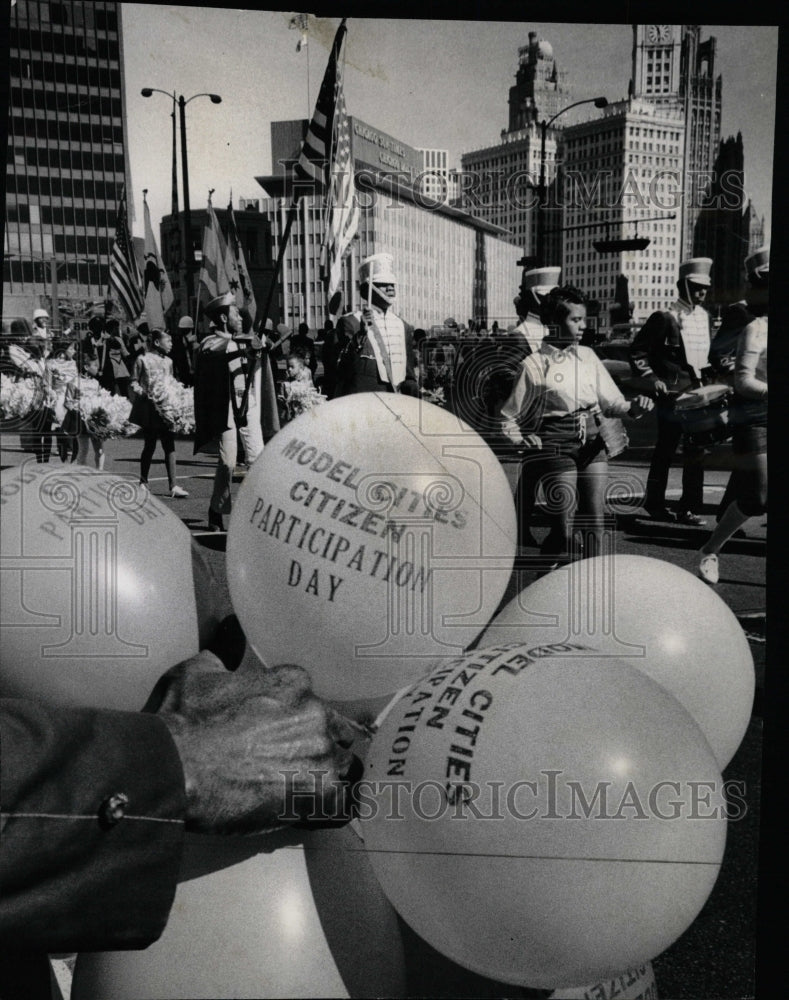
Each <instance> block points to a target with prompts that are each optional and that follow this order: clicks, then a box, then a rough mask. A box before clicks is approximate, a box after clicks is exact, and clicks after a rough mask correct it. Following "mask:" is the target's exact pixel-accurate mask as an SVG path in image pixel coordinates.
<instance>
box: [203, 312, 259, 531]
mask: <svg viewBox="0 0 789 1000" xmlns="http://www.w3.org/2000/svg"><path fill="white" fill-rule="evenodd" d="M204 312H205V314H206V316H207V317H208V318H209V319H210V320H211V322H212V323H213V329H212V332H211V333H209V334H208V336H206V337H204V338H203V340H202V341H201V342H200V344H199V346H198V349H197V352H196V355H195V444H194V450H195V454H197V453H198V452H201V451H210V452H211V453H212V454H217V452H218V455H219V458H218V461H217V465H216V474H215V476H214V489H213V493H212V496H211V501H210V503H209V507H208V526H209V528H210V530H211V531H224V530H225V526H224V520H223V517H222V515H223V514H229V513H230V511H231V509H232V499H231V493H230V485H231V483H232V481H233V472H234V470H235V467H236V462H237V459H238V438H239V434H240V436H241V440H242V443H243V446H244V451H245V455H246V461H247V464H249V465H251V464H252V463H253V462H254V461H255V459H256V458H257V457H258V455H259V454H260V453H261V451H263V429H262V418H261V412H262V411H263V410H264V409H265V408H266V406H267V402H266V401H265V400H264V398H263V396H264V394H265V393H269V392H270V391H271V390H270V383H269V382H268V380H267V379H264V378H263V377H262V368H263V364H262V359H263V351H264V345H263V343H262V341H261V340H260V338H259V337H258V336H257V335H256V334H254V333H253V332H252V330H251V329H250V330H249V331H248V332H247V333H245V332H244V330H243V322H242V318H241V314H240V312H239V310H238V307H237V306H236V304H235V298H234V296H233V294H232V292H227V293H226V294H224V295H218V296H216V298H214V299H212V300H211V301H210V302H209V303H208V304H207V305H206V307H205V310H204ZM275 405H276V404H275Z"/></svg>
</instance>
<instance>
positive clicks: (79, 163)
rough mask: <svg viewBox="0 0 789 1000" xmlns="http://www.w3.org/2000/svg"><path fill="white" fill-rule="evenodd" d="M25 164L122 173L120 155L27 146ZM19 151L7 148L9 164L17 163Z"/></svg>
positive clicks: (122, 164) (122, 166) (121, 157)
mask: <svg viewBox="0 0 789 1000" xmlns="http://www.w3.org/2000/svg"><path fill="white" fill-rule="evenodd" d="M23 152H24V159H25V163H26V164H27V165H28V166H29V167H36V166H40V167H47V166H49V167H54V168H59V169H61V170H69V169H70V170H95V171H96V172H98V173H100V172H102V171H104V172H106V173H113V172H115V173H121V174H122V173H123V170H124V159H123V154H122V153H84V152H79V151H78V150H68V149H45V148H42V147H35V146H33V147H30V146H28V147H27V148H26V149H25V150H24V151H23ZM19 153H20V149H19V148H18V147H11V146H9V148H8V154H7V159H8V163H9V164H16V163H18V157H19Z"/></svg>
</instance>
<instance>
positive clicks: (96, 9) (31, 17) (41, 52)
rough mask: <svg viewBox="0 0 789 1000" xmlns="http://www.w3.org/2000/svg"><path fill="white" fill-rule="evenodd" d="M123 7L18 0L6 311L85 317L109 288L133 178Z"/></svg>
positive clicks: (68, 320)
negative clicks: (124, 194)
mask: <svg viewBox="0 0 789 1000" xmlns="http://www.w3.org/2000/svg"><path fill="white" fill-rule="evenodd" d="M120 8H121V5H120V4H119V3H110V2H104V0H95V2H92V0H91V2H84V3H83V2H80V0H70V2H65V3H63V2H56V0H17V2H16V3H15V4H14V5H13V6H12V7H11V21H10V29H9V39H8V43H9V67H10V90H9V111H8V150H7V161H6V206H5V212H6V216H5V220H6V226H5V242H4V253H3V303H4V304H3V314H4V316H10V315H11V314H14V315H26V316H27V317H28V318H29V317H30V315H31V314H32V310H33V309H34V308H37V307H39V306H42V307H44V308H46V309H48V310H49V312H50V315H51V316H52V323H53V326H54V327H55V328H58V327H66V326H68V325H72V326H74V325H75V321H76V325H77V327H79V326H80V325H81V324H80V323H79V320H80V319H81V318H82V319H84V318H85V314H86V313H87V311H88V310H89V309H90V304H91V303H92V302H95V301H96V300H99V301H100V300H102V299H103V298H104V297H105V295H106V294H107V281H108V270H109V254H110V251H111V249H112V241H113V238H114V234H115V222H116V212H117V205H118V199H119V197H120V194H121V191H122V189H123V186H124V183H125V178H126V138H125V127H124V122H125V107H124V90H123V44H122V32H121V13H120Z"/></svg>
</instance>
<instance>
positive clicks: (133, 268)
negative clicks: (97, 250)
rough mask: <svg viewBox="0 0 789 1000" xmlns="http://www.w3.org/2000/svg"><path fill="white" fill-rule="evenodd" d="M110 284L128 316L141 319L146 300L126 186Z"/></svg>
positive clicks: (114, 245)
mask: <svg viewBox="0 0 789 1000" xmlns="http://www.w3.org/2000/svg"><path fill="white" fill-rule="evenodd" d="M110 285H111V286H112V288H114V289H115V292H116V294H117V296H118V299H119V300H120V304H121V307H122V308H123V311H124V312H125V314H126V318H127V319H128V320H130V321H131V322H135V321H136V320H137V319H139V317H140V314H141V313H142V311H143V307H144V305H145V300H144V299H143V294H142V278H141V277H140V269H139V267H138V266H137V260H136V258H135V256H134V248H133V246H132V239H131V233H130V232H129V223H128V218H127V215H126V188H125V187H124V189H123V191H122V192H121V199H120V201H119V203H118V217H117V220H116V223H115V240H114V241H113V244H112V253H111V255H110Z"/></svg>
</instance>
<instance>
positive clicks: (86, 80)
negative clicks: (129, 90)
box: [10, 58, 121, 91]
mask: <svg viewBox="0 0 789 1000" xmlns="http://www.w3.org/2000/svg"><path fill="white" fill-rule="evenodd" d="M10 69H11V77H12V79H14V78H15V79H17V80H32V81H43V82H44V83H64V84H68V85H69V86H72V87H76V86H80V87H104V88H107V89H110V90H115V91H120V89H121V72H120V69H111V68H110V67H109V66H106V65H104V64H103V63H101V62H99V63H98V64H97V65H96V66H86V65H84V64H83V63H78V62H57V61H55V60H52V59H48V60H46V61H42V60H40V59H21V58H20V59H12V60H11V67H10Z"/></svg>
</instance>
